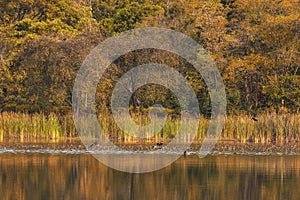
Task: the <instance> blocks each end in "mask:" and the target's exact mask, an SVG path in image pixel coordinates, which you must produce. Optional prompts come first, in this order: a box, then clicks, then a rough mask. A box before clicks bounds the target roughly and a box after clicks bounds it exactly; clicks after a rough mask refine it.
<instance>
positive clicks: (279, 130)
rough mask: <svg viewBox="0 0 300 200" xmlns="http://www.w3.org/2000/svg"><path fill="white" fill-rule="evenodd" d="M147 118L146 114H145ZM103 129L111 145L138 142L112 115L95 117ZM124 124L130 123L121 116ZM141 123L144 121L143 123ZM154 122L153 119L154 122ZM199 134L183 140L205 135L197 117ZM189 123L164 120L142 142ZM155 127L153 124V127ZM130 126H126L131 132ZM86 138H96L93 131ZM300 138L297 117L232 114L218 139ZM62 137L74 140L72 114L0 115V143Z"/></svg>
mask: <svg viewBox="0 0 300 200" xmlns="http://www.w3.org/2000/svg"><path fill="white" fill-rule="evenodd" d="M146 116H147V115H146ZM133 118H135V119H134V121H136V122H137V123H140V124H143V123H144V125H146V124H147V123H148V122H150V121H149V118H147V117H144V116H139V115H136V116H133ZM98 119H99V121H100V124H101V127H102V130H103V131H104V133H105V134H106V136H107V137H108V138H109V139H110V140H112V141H113V142H121V143H124V142H125V143H132V142H136V141H141V140H140V139H139V135H132V134H129V133H125V132H123V131H122V130H121V129H120V128H119V127H118V126H117V124H116V123H115V122H114V119H113V117H112V116H111V115H109V114H107V115H100V116H99V117H98ZM85 120H86V121H84V120H83V121H82V123H83V124H82V125H83V126H84V125H86V124H88V123H87V120H88V119H85ZM122 120H123V123H125V124H126V122H127V121H128V120H129V119H127V118H126V116H124V117H123V118H122ZM143 121H144V122H143ZM154 121H155V120H154ZM197 123H198V124H199V126H198V132H197V133H191V135H195V138H186V140H191V139H195V141H199V142H201V141H202V140H203V138H204V137H205V135H206V132H207V130H208V127H209V124H210V120H209V119H207V118H204V117H200V120H199V121H198V122H197ZM192 124H193V123H192V121H189V120H187V121H185V123H180V118H177V119H176V118H175V119H174V118H170V117H169V118H167V121H166V123H165V124H164V126H163V128H162V129H161V130H160V131H158V132H157V133H153V130H154V128H155V127H153V130H152V129H151V130H148V132H146V133H145V135H144V138H143V139H142V140H143V141H146V142H147V141H148V142H159V141H170V140H171V139H173V138H174V137H175V136H176V133H177V131H178V129H179V127H180V126H185V127H183V128H184V129H185V130H187V131H189V130H190V126H192ZM155 126H156V125H155ZM130 128H131V127H129V129H130ZM89 130H91V133H90V134H89V137H91V138H92V137H96V136H97V133H94V131H93V129H89ZM299 136H300V114H276V113H265V114H261V115H259V116H257V120H253V119H252V117H251V116H247V115H232V116H227V117H226V120H225V126H224V129H223V131H222V134H221V136H220V139H221V140H236V141H241V142H256V143H270V142H273V143H278V144H284V143H287V142H293V141H299V139H300V138H299ZM61 137H77V133H76V128H75V126H74V122H73V118H72V115H71V114H69V115H64V116H59V115H56V114H54V113H52V114H49V115H45V114H42V113H35V114H24V113H13V112H3V113H1V114H0V141H2V140H3V138H18V139H21V140H22V139H26V138H27V139H34V138H61Z"/></svg>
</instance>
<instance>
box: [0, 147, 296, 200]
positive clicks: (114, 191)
mask: <svg viewBox="0 0 300 200" xmlns="http://www.w3.org/2000/svg"><path fill="white" fill-rule="evenodd" d="M299 189H300V156H292V155H291V156H276V155H269V156H266V155H263V156H262V155H251V156H249V155H214V156H207V157H205V158H202V159H200V158H198V156H193V155H191V156H187V157H181V158H180V159H178V160H177V161H176V162H175V163H173V164H172V165H170V166H168V167H166V168H163V169H161V170H159V171H155V172H151V173H146V174H129V173H123V172H119V171H116V170H113V169H111V168H108V167H106V166H105V165H103V164H101V163H100V162H99V161H98V160H96V159H95V158H94V157H92V156H91V155H89V154H83V153H79V154H68V153H67V154H65V153H55V154H51V153H36V152H35V153H20V152H18V153H8V152H5V153H1V154H0V199H4V200H6V199H9V200H10V199H16V200H22V199H28V200H35V199H43V200H46V199H70V200H71V199H72V200H73V199H117V200H119V199H120V200H121V199H137V200H143V199H150V200H154V199H172V200H173V199H193V200H194V199H221V200H222V199H224V200H228V199H237V200H241V199H255V200H257V199H264V200H265V199H274V200H275V199H289V200H290V199H300V195H299V194H298V191H299Z"/></svg>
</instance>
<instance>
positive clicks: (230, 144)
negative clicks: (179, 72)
mask: <svg viewBox="0 0 300 200" xmlns="http://www.w3.org/2000/svg"><path fill="white" fill-rule="evenodd" d="M118 146H119V147H120V148H121V149H124V150H125V151H131V152H138V151H145V152H147V151H155V150H157V149H160V148H161V147H159V148H157V147H156V146H157V145H156V144H155V143H147V144H137V143H130V144H129V143H127V144H118ZM200 147H201V144H200V143H196V144H195V143H193V144H192V145H191V146H190V147H189V148H188V149H187V152H197V151H198V150H199V149H200ZM7 149H9V150H59V151H62V150H76V151H78V150H79V151H84V150H85V151H87V148H86V147H85V146H84V145H83V144H82V142H81V140H80V139H78V138H77V139H72V138H71V139H68V140H65V139H64V140H62V139H60V140H47V141H46V140H36V141H25V142H21V141H17V140H13V141H2V142H0V151H1V150H7ZM103 149H105V147H103V148H102V147H100V146H99V145H95V146H93V147H89V148H88V150H92V151H97V150H103ZM179 149H180V148H179ZM174 151H176V150H174ZM177 152H178V153H180V152H181V151H180V150H178V151H177ZM214 152H219V153H226V152H227V153H232V154H243V153H263V154H272V153H281V154H286V155H289V154H300V143H299V142H290V143H286V144H271V143H266V144H262V143H242V142H236V141H218V142H217V143H216V145H215V147H214V148H213V149H212V151H211V153H212V154H213V153H214ZM183 153H184V152H182V154H183Z"/></svg>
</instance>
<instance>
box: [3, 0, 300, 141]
mask: <svg viewBox="0 0 300 200" xmlns="http://www.w3.org/2000/svg"><path fill="white" fill-rule="evenodd" d="M0 4H1V7H0V35H1V37H0V38H1V39H0V111H1V112H4V111H12V112H22V113H28V112H29V113H39V112H42V113H46V117H47V119H48V118H49V116H47V115H48V114H49V113H51V112H55V113H59V114H60V115H65V114H67V113H70V110H71V109H70V108H71V95H72V88H73V83H74V79H75V76H76V72H77V70H78V69H79V67H80V65H81V63H82V62H83V60H84V58H85V56H86V55H87V54H88V53H89V52H90V50H91V49H93V48H94V47H95V46H97V45H98V44H99V43H100V42H101V41H103V40H104V39H106V38H108V37H110V36H113V35H115V34H117V33H120V32H122V31H125V30H129V29H133V28H136V27H145V26H157V27H165V28H170V29H174V30H178V31H181V32H183V33H185V34H187V35H189V36H190V37H192V38H193V39H195V40H196V41H198V42H199V43H200V44H201V45H203V47H204V48H205V49H206V50H207V51H208V52H209V53H210V54H211V56H212V58H213V59H214V60H215V62H216V63H217V65H218V68H219V70H220V72H221V74H222V77H223V80H224V83H225V86H226V93H227V103H228V113H229V114H241V113H243V114H248V115H254V116H256V115H259V114H261V113H266V112H269V113H273V112H274V113H279V114H284V113H298V112H299V109H300V70H299V65H300V64H299V63H300V53H299V50H300V40H299V37H300V35H299V30H300V24H299V19H300V6H299V2H298V1H296V0H260V1H257V0H202V1H199V0H173V1H170V0H162V1H160V0H139V1H130V0H87V1H83V0H80V1H75V0H50V1H46V0H18V1H16V0H0ZM149 62H152V63H153V62H156V63H164V64H167V65H169V66H172V67H174V68H175V69H177V70H178V71H180V72H181V73H182V74H183V75H184V76H185V77H186V78H187V79H188V80H189V82H190V83H191V85H192V86H193V87H194V90H195V92H196V94H197V96H198V99H199V102H200V110H201V112H202V114H203V115H210V99H209V95H208V92H207V89H206V86H205V83H204V82H203V80H202V77H201V75H200V74H198V73H197V72H196V71H195V70H193V69H192V67H191V66H190V64H189V63H187V62H186V61H185V60H183V59H181V58H179V57H178V56H176V55H173V54H172V53H169V52H162V51H158V50H153V49H145V50H140V51H135V52H130V53H128V54H126V55H124V56H122V57H120V58H119V59H118V60H116V61H115V62H114V63H113V64H112V65H111V66H110V69H109V70H108V71H107V72H106V74H105V75H104V76H103V80H102V81H101V84H99V90H98V92H97V103H98V104H99V107H98V109H104V110H106V109H107V107H109V104H110V94H111V91H112V88H113V87H114V84H115V82H116V81H117V80H118V78H120V76H121V75H122V74H124V73H125V72H126V71H128V70H129V69H131V68H132V67H134V66H137V65H138V64H142V63H149ZM112 77H113V78H112ZM149 91H150V92H149ZM151 91H152V92H151ZM153 91H154V92H153ZM153 94H156V95H155V96H154V95H153ZM173 99H174V95H173V94H172V92H170V91H169V90H168V89H166V88H162V87H160V86H157V85H147V86H145V87H143V88H141V89H139V90H138V91H137V92H136V93H135V96H134V98H132V106H133V107H134V109H135V108H136V107H146V108H147V107H148V106H150V105H152V104H154V103H157V102H160V103H162V104H163V105H164V106H165V107H167V108H168V109H170V110H176V108H178V102H177V101H176V100H175V101H174V100H173ZM141 102H144V103H141ZM5 115H6V114H5ZM9 115H12V114H9ZM31 118H32V117H31ZM37 118H41V119H43V117H42V116H39V117H37ZM50 119H51V116H50ZM297 119H298V118H297ZM46 121H47V120H46ZM54 121H55V120H54ZM60 121H61V120H60ZM271 121H272V120H271ZM49 123H51V122H49ZM272 123H273V122H272ZM62 124H63V122H60V126H62ZM296 124H297V123H296ZM44 128H45V127H44ZM18 131H19V132H20V129H18ZM18 131H17V132H18ZM296 131H299V130H296ZM50 132H51V131H50ZM63 134H65V133H62V135H63ZM231 134H233V133H231ZM293 134H294V132H291V135H293Z"/></svg>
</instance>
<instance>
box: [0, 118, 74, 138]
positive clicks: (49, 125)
mask: <svg viewBox="0 0 300 200" xmlns="http://www.w3.org/2000/svg"><path fill="white" fill-rule="evenodd" d="M75 134H76V131H75V126H74V124H73V119H72V116H71V115H70V116H69V115H66V116H58V115H56V114H53V113H52V114H49V115H45V114H42V113H35V114H25V113H13V112H3V113H1V114H0V139H1V138H2V140H3V138H4V137H8V138H19V139H24V138H27V139H34V138H60V137H68V136H69V137H72V136H75Z"/></svg>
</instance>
